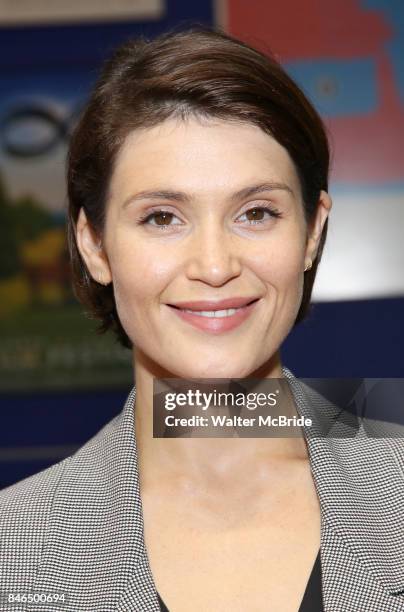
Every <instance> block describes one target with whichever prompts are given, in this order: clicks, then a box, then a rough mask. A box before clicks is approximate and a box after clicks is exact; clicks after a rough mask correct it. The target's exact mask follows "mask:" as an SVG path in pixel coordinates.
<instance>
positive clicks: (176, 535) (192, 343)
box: [0, 27, 404, 612]
mask: <svg viewBox="0 0 404 612" xmlns="http://www.w3.org/2000/svg"><path fill="white" fill-rule="evenodd" d="M328 166H329V150H328V143H327V137H326V133H325V130H324V126H323V124H322V122H321V120H320V118H319V116H318V115H317V113H316V112H315V110H314V109H313V107H312V106H311V104H310V103H309V102H308V100H307V99H306V98H305V96H304V94H303V93H302V92H301V91H300V89H299V88H298V87H297V86H296V85H295V84H294V83H293V82H292V81H291V79H290V78H289V77H288V76H287V75H286V74H285V72H284V71H283V69H282V68H281V67H280V65H279V64H278V63H277V62H276V61H275V60H274V59H272V58H269V57H267V56H265V55H263V54H261V53H260V52H258V51H256V50H254V49H252V48H251V47H249V46H247V45H245V44H243V43H241V42H239V41H237V40H235V39H233V38H231V37H230V36H227V35H225V34H223V33H219V32H214V31H212V30H209V29H207V28H202V27H197V28H194V29H192V30H189V31H184V32H179V33H169V34H166V35H164V36H161V37H159V38H158V39H155V40H154V41H146V40H134V41H129V42H127V43H126V44H124V45H123V46H121V47H120V48H119V49H117V50H116V52H115V53H114V54H113V56H112V57H111V58H110V59H109V61H108V62H107V63H106V65H105V67H104V70H103V72H102V74H101V76H100V78H99V80H98V82H97V84H96V86H95V88H94V90H93V92H92V95H91V97H90V99H89V101H88V104H87V106H86V108H85V111H84V113H83V114H82V116H81V119H80V121H79V123H78V125H77V127H76V129H75V131H74V134H73V136H72V140H71V143H70V149H69V156H68V173H67V182H68V198H69V225H68V230H69V243H70V251H71V257H72V263H73V272H74V284H75V290H76V293H77V296H78V298H79V299H80V300H81V302H82V303H83V304H84V305H85V306H86V308H87V310H88V311H89V312H90V313H92V315H93V316H96V317H98V318H99V319H100V320H101V330H102V331H106V330H108V329H112V330H113V331H114V332H115V333H116V334H117V337H118V338H119V340H120V341H121V343H122V344H123V345H124V346H125V347H127V348H129V349H131V350H132V353H133V368H134V376H135V387H134V388H133V389H132V391H131V392H130V394H129V396H128V399H127V402H126V404H125V406H124V408H123V411H122V413H121V414H120V415H119V416H118V417H116V418H115V419H113V421H111V422H110V423H109V424H107V425H106V426H105V427H104V428H103V429H102V430H101V431H100V432H99V433H98V434H97V435H96V436H95V437H94V438H93V439H91V440H90V441H89V442H88V443H87V444H86V445H85V446H83V447H82V448H81V449H80V450H79V451H78V452H77V453H75V454H74V455H73V456H71V457H69V458H67V459H65V460H64V461H62V462H60V463H59V464H56V465H55V466H53V467H51V468H49V469H48V470H45V471H44V472H41V473H40V474H38V475H36V476H34V477H31V478H28V479H26V480H25V481H22V482H21V483H18V484H17V485H14V486H13V487H11V488H9V489H7V490H5V491H4V492H3V493H2V494H1V497H0V499H1V506H0V507H1V517H2V531H1V534H2V536H1V542H2V546H3V551H2V556H1V558H2V560H1V562H0V563H2V567H1V576H2V577H1V581H2V584H1V587H2V589H3V591H7V592H15V591H17V590H18V591H20V592H21V591H32V592H35V593H40V594H44V593H46V594H47V595H48V600H47V602H46V603H43V604H40V605H39V604H35V606H34V604H32V608H31V607H29V606H26V605H25V604H24V605H22V607H21V609H24V610H25V609H30V610H31V609H32V610H33V609H35V610H46V611H49V610H59V609H60V608H61V606H62V604H63V601H62V600H63V599H64V605H65V606H66V608H67V609H68V610H69V611H70V610H72V611H73V610H74V611H75V612H76V611H83V612H90V611H101V610H102V611H105V612H111V611H112V610H116V611H120V612H124V611H125V612H126V611H129V610H136V611H142V612H143V611H149V610H150V611H154V612H157V611H158V610H166V609H169V610H170V612H184V611H189V610H195V611H203V612H206V611H209V612H216V611H220V612H222V611H223V612H224V611H226V612H227V611H230V610H232V611H235V610H237V611H240V612H241V611H242V612H244V611H251V612H252V611H254V612H256V611H266V610H273V611H281V612H289V611H290V612H297V611H298V610H300V611H303V610H310V611H312V612H317V611H318V610H322V609H324V610H325V611H326V612H332V611H337V610H338V611H344V612H383V611H386V612H387V611H388V612H394V611H399V610H404V570H403V567H404V564H403V563H402V560H403V558H402V553H403V550H404V548H403V543H404V542H403V530H402V527H403V518H404V514H403V512H404V511H403V510H402V508H403V507H404V504H403V503H402V502H403V501H404V494H403V487H402V485H403V476H402V472H400V471H399V462H400V461H401V462H402V461H403V459H404V453H403V447H402V445H401V444H396V445H395V446H394V447H393V446H392V445H391V446H389V444H388V443H387V442H386V441H385V440H366V439H363V438H361V437H359V439H358V438H353V437H351V438H349V437H347V436H345V437H339V438H334V437H332V436H330V435H317V436H310V435H308V431H307V430H306V428H305V429H304V430H303V432H302V433H303V435H301V436H300V437H296V436H295V437H282V438H281V437H256V438H253V437H249V438H245V439H243V440H241V439H234V438H233V439H223V438H216V439H212V438H204V439H199V438H193V439H184V438H179V437H178V438H176V437H173V438H171V439H170V440H167V439H161V438H153V380H154V379H155V378H178V379H186V380H189V379H192V380H194V379H196V380H198V379H205V378H206V379H208V378H209V379H210V378H222V379H234V378H237V379H247V378H249V379H250V378H255V379H261V380H264V379H268V380H269V379H281V380H283V381H288V383H290V390H291V393H290V396H289V402H287V404H288V409H289V414H293V415H295V416H299V415H304V416H308V415H311V416H313V415H314V417H315V413H316V412H322V413H323V414H326V413H327V410H329V406H328V405H327V403H326V401H325V400H324V398H322V397H320V396H319V395H318V394H315V393H310V391H309V390H307V388H304V386H303V385H300V384H299V382H298V381H297V380H296V379H295V378H294V376H293V374H292V373H291V372H290V370H288V369H287V368H286V367H285V366H283V365H282V363H281V359H280V347H281V345H282V342H283V341H284V339H285V338H286V337H287V335H288V333H289V332H290V330H291V329H292V328H293V326H294V325H295V324H296V323H297V322H299V321H301V320H302V319H303V318H304V316H305V315H306V313H307V311H308V308H309V303H310V296H311V291H312V286H313V283H314V279H315V275H316V271H317V266H318V264H319V261H320V257H321V253H322V249H323V246H324V241H325V238H326V232H327V220H328V215H329V212H330V209H331V200H330V197H329V195H328V193H327V188H328V183H327V177H328ZM217 310H220V311H222V312H220V313H217V312H216V311H217ZM187 311H188V312H187ZM189 311H191V312H189ZM201 313H202V314H201ZM354 433H356V430H355V432H354ZM320 577H321V581H320ZM165 606H166V607H165ZM10 609H11V608H10ZM13 609H14V608H13ZM62 609H63V607H62Z"/></svg>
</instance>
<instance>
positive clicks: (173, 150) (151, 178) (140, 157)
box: [111, 118, 299, 193]
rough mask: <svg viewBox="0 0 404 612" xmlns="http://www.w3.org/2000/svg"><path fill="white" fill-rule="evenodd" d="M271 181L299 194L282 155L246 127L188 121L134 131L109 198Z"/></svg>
mask: <svg viewBox="0 0 404 612" xmlns="http://www.w3.org/2000/svg"><path fill="white" fill-rule="evenodd" d="M256 179H262V180H273V181H280V182H284V183H286V184H288V185H289V186H290V188H291V189H292V190H293V192H294V193H298V192H299V179H298V176H297V173H296V169H295V166H294V164H293V162H292V160H291V158H290V155H289V153H288V152H287V150H286V149H285V148H284V147H283V146H282V145H280V144H279V143H278V142H277V141H276V140H275V139H274V138H272V137H271V136H270V135H268V134H266V133H265V132H264V131H263V130H261V129H260V128H259V127H257V126H255V125H253V124H250V123H239V122H238V123H236V122H233V121H224V120H216V119H215V120H213V119H212V120H206V119H204V120H203V121H201V120H199V119H196V118H190V119H187V120H186V121H184V120H181V119H167V120H166V121H164V122H162V123H160V124H158V125H156V126H154V127H151V128H146V129H140V130H134V131H133V132H131V133H130V134H129V135H128V136H127V138H126V139H125V142H124V143H123V145H122V147H121V149H120V151H119V153H118V155H117V159H116V162H115V169H114V174H113V176H112V180H111V189H112V191H113V192H117V191H118V192H120V193H121V192H122V191H125V190H126V187H128V188H129V189H130V188H132V187H133V186H134V185H136V186H140V185H142V187H143V186H145V185H147V186H148V187H151V186H156V185H157V184H164V186H167V187H174V186H175V187H178V186H179V183H181V187H182V188H184V189H190V190H192V191H194V192H197V191H201V192H202V191H208V190H210V189H212V190H213V189H220V188H223V189H226V187H227V188H228V187H229V185H231V187H232V189H233V188H234V186H235V185H237V184H240V185H241V186H243V184H244V183H245V182H248V181H250V180H256Z"/></svg>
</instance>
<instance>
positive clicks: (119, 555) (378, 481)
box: [0, 367, 404, 612]
mask: <svg viewBox="0 0 404 612" xmlns="http://www.w3.org/2000/svg"><path fill="white" fill-rule="evenodd" d="M283 374H284V376H285V378H287V379H288V381H289V383H290V386H291V389H292V391H293V394H294V397H295V401H296V407H297V410H298V412H299V414H300V415H302V416H306V417H310V416H313V411H319V412H321V413H322V414H326V413H327V411H329V410H330V406H329V404H328V402H327V400H325V399H324V397H322V396H321V395H320V394H318V393H317V392H314V391H313V390H312V389H310V388H309V387H307V386H306V385H305V384H303V383H302V382H301V381H300V380H299V379H297V378H295V377H294V376H293V374H292V373H291V371H290V370H288V369H287V368H285V367H284V368H283ZM135 395H136V389H135V387H134V388H133V389H132V390H131V392H130V393H129V396H128V398H127V401H126V403H125V406H124V408H123V410H122V412H121V413H120V414H119V415H118V416H116V417H115V418H114V419H113V420H112V421H110V422H109V423H108V424H107V425H106V426H104V427H103V428H102V429H101V430H100V431H99V432H98V434H96V435H95V436H94V437H93V438H92V439H91V440H90V441H89V442H87V443H86V444H85V445H84V446H82V447H81V449H79V450H78V451H77V452H76V453H75V454H73V455H72V456H70V457H68V458H67V459H64V460H63V461H61V462H59V463H57V464H55V465H54V466H52V467H50V468H48V469H46V470H44V471H42V472H40V473H38V474H36V475H34V476H31V477H29V478H26V479H25V480H23V481H21V482H19V483H17V484H15V485H13V486H11V487H8V488H7V489H4V490H3V491H2V492H1V493H0V590H1V592H2V594H3V597H4V594H5V592H10V591H13V592H16V591H19V592H28V591H30V592H35V593H66V594H67V596H68V597H69V598H70V599H69V601H68V604H67V606H66V607H61V606H60V605H54V604H50V603H48V604H46V605H42V604H40V605H39V604H34V605H32V604H24V605H21V604H20V605H19V606H16V605H13V606H11V605H8V604H6V603H2V604H1V606H2V607H0V609H1V610H7V611H8V610H10V612H18V611H22V610H24V612H28V611H29V612H57V611H60V610H68V612H130V611H136V612H149V611H150V612H159V609H160V608H159V603H158V599H157V595H156V587H155V585H154V582H153V576H152V573H151V570H150V566H149V562H148V556H147V551H146V549H145V542H144V532H143V514H142V505H141V498H140V493H139V474H138V462H137V451H136V435H135V431H134V401H135ZM337 426H338V424H337ZM331 433H332V432H331ZM354 433H355V435H354V436H351V437H349V438H347V437H345V438H341V437H333V435H327V436H320V435H319V436H318V437H316V436H315V435H310V436H307V443H308V450H309V459H310V465H311V470H312V474H313V478H314V482H315V486H316V490H317V493H318V496H319V500H320V507H321V563H322V572H323V599H324V609H325V612H403V611H404V475H403V470H404V440H403V439H402V438H401V439H397V438H394V439H393V438H389V439H388V438H379V439H376V438H367V437H366V436H363V435H362V434H361V432H360V430H358V431H357V432H356V431H355V432H354ZM3 601H4V600H3ZM218 612H220V611H218ZM246 612H248V611H246Z"/></svg>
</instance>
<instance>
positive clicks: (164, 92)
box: [67, 24, 329, 348]
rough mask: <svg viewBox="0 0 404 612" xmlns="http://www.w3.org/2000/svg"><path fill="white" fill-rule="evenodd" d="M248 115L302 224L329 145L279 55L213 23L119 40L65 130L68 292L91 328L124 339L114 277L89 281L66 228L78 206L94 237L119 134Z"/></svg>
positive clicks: (307, 289) (310, 213)
mask: <svg viewBox="0 0 404 612" xmlns="http://www.w3.org/2000/svg"><path fill="white" fill-rule="evenodd" d="M188 116H196V117H198V116H199V117H206V118H218V119H224V120H233V121H234V120H235V121H241V122H249V123H251V124H254V125H256V126H258V127H260V128H261V129H262V130H263V131H265V132H266V133H268V134H270V135H271V136H272V137H274V138H275V139H276V140H277V141H278V142H279V143H280V144H281V145H282V146H284V147H285V148H286V150H287V151H288V152H289V155H290V156H291V158H292V160H293V162H294V164H295V167H296V170H297V173H298V176H299V179H300V184H301V189H302V197H303V203H304V214H305V219H306V222H307V223H310V221H312V219H313V218H314V215H315V212H316V208H317V204H318V198H319V195H320V191H321V190H322V189H323V190H325V191H327V190H328V171H329V146H328V140H327V134H326V130H325V127H324V125H323V122H322V120H321V118H320V117H319V115H318V113H317V112H316V110H315V109H314V108H313V106H312V104H311V103H310V102H309V101H308V100H307V98H306V96H305V95H304V94H303V92H302V91H301V89H299V87H298V86H297V85H296V84H295V82H294V81H293V80H292V79H291V78H290V77H289V76H288V75H287V73H286V72H285V71H284V69H283V68H282V67H281V65H280V64H279V62H278V61H277V60H276V59H275V58H274V57H272V56H271V55H270V54H269V53H268V54H267V53H263V52H261V51H258V50H256V49H254V48H253V47H251V46H249V45H247V44H246V43H243V42H241V41H239V40H237V39H235V38H233V37H232V36H230V35H228V34H226V33H224V32H223V31H221V30H219V29H212V28H209V27H206V26H202V25H199V24H198V25H196V26H193V27H190V28H188V29H186V30H182V31H181V30H180V31H175V30H171V31H170V32H167V33H165V34H163V35H161V36H159V37H157V38H155V39H153V40H147V39H145V38H143V37H140V38H136V39H133V40H129V41H127V42H125V43H123V44H122V45H121V46H119V47H118V48H117V49H116V50H115V51H114V52H113V53H112V55H111V56H110V58H109V59H108V60H107V61H106V62H105V64H104V66H103V68H102V71H101V74H100V76H99V78H98V80H97V82H96V84H95V86H94V88H93V90H92V93H91V95H90V98H89V100H88V102H87V104H86V105H85V108H84V111H83V112H82V114H81V116H80V119H79V121H78V122H77V124H76V126H75V129H74V131H73V133H72V136H71V139H70V143H69V150H68V158H67V194H68V206H69V210H68V226H67V230H68V242H69V250H70V256H71V265H72V272H73V288H74V291H75V295H76V297H77V298H78V299H79V301H80V302H81V303H82V304H83V305H84V306H85V308H86V310H87V311H88V312H89V313H90V315H91V316H92V317H95V318H97V319H100V320H101V324H100V326H99V327H98V332H100V333H102V332H105V331H106V330H108V329H110V328H111V329H113V331H114V332H115V333H116V334H117V336H118V339H119V340H120V342H121V343H122V345H123V346H125V347H128V348H132V342H131V340H130V339H129V337H128V336H127V334H126V332H125V330H124V329H123V327H122V325H121V322H120V320H119V317H118V313H117V310H116V306H115V300H114V293H113V285H112V283H111V284H110V285H108V286H107V287H105V286H103V285H101V284H99V283H97V282H96V281H94V280H93V279H92V277H91V275H90V274H89V271H88V269H87V267H86V265H85V263H84V261H83V259H82V257H81V255H80V252H79V250H78V247H77V243H76V235H75V228H76V223H77V218H78V214H79V211H80V208H81V207H83V209H84V211H85V213H86V216H87V219H88V220H89V223H90V225H91V226H92V228H93V229H94V231H95V232H96V234H97V235H99V236H100V237H102V234H103V227H104V220H105V206H106V202H107V201H108V189H109V183H110V179H111V177H112V172H113V169H114V162H115V160H116V157H117V153H118V152H119V150H120V147H121V146H122V144H123V143H124V141H125V138H126V136H127V135H128V134H129V133H130V132H131V131H132V130H135V129H136V128H147V127H154V126H155V125H157V124H159V123H161V122H162V121H164V120H165V119H168V118H170V117H181V118H186V117H188ZM327 226H328V219H327V220H326V222H325V225H324V228H323V233H322V237H321V241H320V245H319V249H318V254H317V257H316V259H315V261H314V262H313V266H312V268H311V269H310V270H308V271H307V272H306V273H305V276H304V287H303V297H302V302H301V305H300V310H299V312H298V315H297V318H296V320H295V323H294V324H295V325H296V324H297V323H298V322H299V321H301V320H302V319H303V318H304V317H305V316H306V315H307V313H308V311H309V306H310V298H311V293H312V288H313V283H314V279H315V277H316V272H317V267H318V264H319V262H320V259H321V254H322V251H323V247H324V243H325V239H326V235H327Z"/></svg>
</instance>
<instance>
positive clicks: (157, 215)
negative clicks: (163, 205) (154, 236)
mask: <svg viewBox="0 0 404 612" xmlns="http://www.w3.org/2000/svg"><path fill="white" fill-rule="evenodd" d="M173 219H178V217H176V215H175V214H174V213H172V212H169V211H168V210H155V211H154V212H151V213H149V214H148V215H146V216H145V217H142V218H140V219H139V221H138V222H139V223H140V224H141V225H150V226H151V227H158V228H159V229H165V228H168V227H171V226H172V225H178V223H171V221H172V220H173ZM152 220H153V223H152V222H151V221H152Z"/></svg>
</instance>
